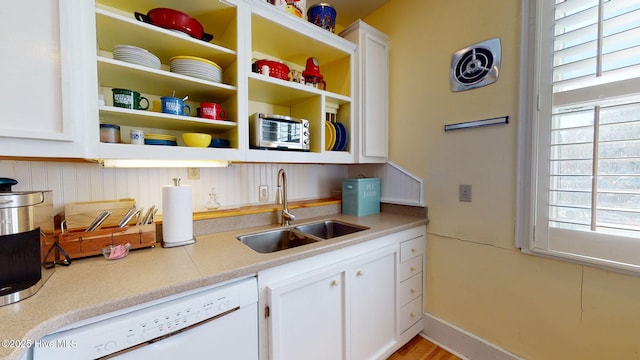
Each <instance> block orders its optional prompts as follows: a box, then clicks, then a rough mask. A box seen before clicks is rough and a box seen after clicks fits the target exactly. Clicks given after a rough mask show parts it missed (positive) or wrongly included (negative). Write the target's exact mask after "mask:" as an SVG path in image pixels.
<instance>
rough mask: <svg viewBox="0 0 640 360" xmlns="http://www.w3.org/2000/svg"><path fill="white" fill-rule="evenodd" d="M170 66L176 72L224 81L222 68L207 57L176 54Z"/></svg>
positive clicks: (214, 80)
mask: <svg viewBox="0 0 640 360" xmlns="http://www.w3.org/2000/svg"><path fill="white" fill-rule="evenodd" d="M169 68H170V70H171V72H174V73H176V74H181V75H186V76H193V77H196V78H198V79H203V80H209V81H213V82H222V68H220V66H218V64H216V63H214V62H213V61H210V60H207V59H203V58H199V57H195V56H174V57H172V58H171V60H170V63H169Z"/></svg>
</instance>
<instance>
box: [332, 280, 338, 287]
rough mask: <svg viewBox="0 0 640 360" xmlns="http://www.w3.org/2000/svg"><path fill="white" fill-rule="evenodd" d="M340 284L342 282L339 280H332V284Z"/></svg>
mask: <svg viewBox="0 0 640 360" xmlns="http://www.w3.org/2000/svg"><path fill="white" fill-rule="evenodd" d="M338 284H340V282H339V281H338V280H332V281H331V286H338Z"/></svg>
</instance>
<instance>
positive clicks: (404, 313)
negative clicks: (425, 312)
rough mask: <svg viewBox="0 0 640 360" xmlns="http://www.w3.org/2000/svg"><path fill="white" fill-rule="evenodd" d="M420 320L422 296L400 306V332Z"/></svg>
mask: <svg viewBox="0 0 640 360" xmlns="http://www.w3.org/2000/svg"><path fill="white" fill-rule="evenodd" d="M420 320H422V296H419V297H418V298H416V299H415V300H413V301H412V302H410V303H408V304H407V305H405V306H403V307H401V308H400V333H402V332H404V331H405V330H407V329H408V328H410V327H411V326H412V325H413V324H415V323H416V322H418V321H420Z"/></svg>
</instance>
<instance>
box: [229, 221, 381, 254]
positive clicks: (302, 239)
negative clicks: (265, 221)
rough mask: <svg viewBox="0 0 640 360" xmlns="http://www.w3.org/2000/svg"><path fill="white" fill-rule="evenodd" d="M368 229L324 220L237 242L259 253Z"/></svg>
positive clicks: (271, 231)
mask: <svg viewBox="0 0 640 360" xmlns="http://www.w3.org/2000/svg"><path fill="white" fill-rule="evenodd" d="M367 229H369V228H368V227H366V226H362V225H356V224H350V223H346V222H342V221H338V220H325V221H319V222H315V223H309V224H302V225H297V226H291V227H286V228H279V229H274V230H267V231H263V232H259V233H253V234H247V235H241V236H238V240H240V242H242V243H243V244H245V245H246V246H248V247H250V248H251V249H253V250H255V251H257V252H259V253H272V252H276V251H280V250H285V249H291V248H294V247H298V246H302V245H306V244H312V243H315V242H318V241H322V240H328V239H333V238H337V237H340V236H344V235H349V234H353V233H356V232H358V231H363V230H367Z"/></svg>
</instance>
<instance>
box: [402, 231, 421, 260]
mask: <svg viewBox="0 0 640 360" xmlns="http://www.w3.org/2000/svg"><path fill="white" fill-rule="evenodd" d="M425 246H426V245H425V242H424V236H419V237H417V238H414V239H411V240H407V241H403V242H402V243H400V262H405V261H407V260H409V259H411V258H413V257H416V256H418V255H422V254H423V253H424V248H425Z"/></svg>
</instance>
